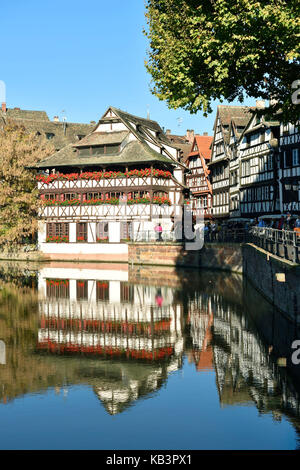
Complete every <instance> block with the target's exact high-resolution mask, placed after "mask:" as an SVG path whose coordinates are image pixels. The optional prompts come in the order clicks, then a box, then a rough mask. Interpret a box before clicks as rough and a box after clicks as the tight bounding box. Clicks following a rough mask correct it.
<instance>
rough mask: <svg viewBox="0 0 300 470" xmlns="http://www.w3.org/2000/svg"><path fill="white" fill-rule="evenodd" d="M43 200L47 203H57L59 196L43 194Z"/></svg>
mask: <svg viewBox="0 0 300 470" xmlns="http://www.w3.org/2000/svg"><path fill="white" fill-rule="evenodd" d="M45 199H47V200H48V201H59V199H60V195H59V194H54V193H49V194H45Z"/></svg>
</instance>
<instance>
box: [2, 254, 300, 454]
mask: <svg viewBox="0 0 300 470" xmlns="http://www.w3.org/2000/svg"><path fill="white" fill-rule="evenodd" d="M298 337H300V336H299V331H298V328H297V326H296V325H295V324H293V323H290V322H288V321H287V320H286V319H285V318H284V317H283V316H282V315H281V314H280V313H279V312H278V311H276V310H275V309H274V308H273V307H272V306H271V305H270V304H269V303H268V302H266V301H265V300H264V298H263V297H262V296H261V295H260V294H258V293H257V292H256V291H255V290H254V289H253V288H252V287H251V285H249V284H248V283H247V282H246V281H245V279H243V277H241V276H239V275H234V274H229V273H223V272H215V271H200V272H199V271H195V270H176V269H175V268H174V269H173V268H164V267H148V268H146V267H130V266H127V265H124V264H123V265H118V264H93V263H90V264H74V263H69V264H63V263H51V264H43V265H42V266H37V265H32V264H27V265H26V264H22V263H18V264H14V263H4V262H3V263H1V264H0V421H1V427H0V448H1V449H156V450H158V449H296V448H298V446H299V435H300V433H299V431H300V417H299V391H300V373H299V370H298V369H300V365H298V366H297V365H293V364H292V363H291V356H292V353H293V350H292V349H291V344H292V342H293V340H295V339H297V338H298Z"/></svg>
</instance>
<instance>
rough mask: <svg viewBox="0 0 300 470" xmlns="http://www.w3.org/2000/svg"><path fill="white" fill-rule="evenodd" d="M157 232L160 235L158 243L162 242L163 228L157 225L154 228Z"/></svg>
mask: <svg viewBox="0 0 300 470" xmlns="http://www.w3.org/2000/svg"><path fill="white" fill-rule="evenodd" d="M154 230H155V232H156V233H157V234H158V239H157V241H158V242H162V226H161V224H157V225H156V226H155V228H154Z"/></svg>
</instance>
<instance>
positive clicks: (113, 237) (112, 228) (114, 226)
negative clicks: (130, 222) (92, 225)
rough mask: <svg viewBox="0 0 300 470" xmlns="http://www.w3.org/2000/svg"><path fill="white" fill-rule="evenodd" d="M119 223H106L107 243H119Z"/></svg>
mask: <svg viewBox="0 0 300 470" xmlns="http://www.w3.org/2000/svg"><path fill="white" fill-rule="evenodd" d="M120 230H121V225H120V222H108V240H109V243H120Z"/></svg>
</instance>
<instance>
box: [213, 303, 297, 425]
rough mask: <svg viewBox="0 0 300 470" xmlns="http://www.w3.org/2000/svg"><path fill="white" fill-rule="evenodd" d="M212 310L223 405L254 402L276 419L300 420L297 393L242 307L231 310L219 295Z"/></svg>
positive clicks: (218, 382)
mask: <svg viewBox="0 0 300 470" xmlns="http://www.w3.org/2000/svg"><path fill="white" fill-rule="evenodd" d="M213 310H214V325H213V329H214V335H213V336H214V337H213V351H214V364H215V370H216V382H217V387H218V392H219V397H220V403H221V405H223V406H226V405H237V404H247V403H253V402H254V403H255V404H256V406H257V408H258V410H259V412H260V413H270V412H271V413H272V414H273V417H274V419H276V420H278V419H280V416H281V415H282V414H284V415H285V416H287V417H288V418H289V419H292V420H293V422H294V419H295V417H297V419H298V418H299V396H298V393H297V392H296V391H295V389H294V388H293V387H292V386H291V383H290V381H289V378H288V375H287V374H286V373H285V371H282V370H281V369H280V368H278V367H277V366H276V363H275V362H274V359H272V357H271V356H270V350H269V349H268V346H267V345H266V344H265V343H264V342H263V340H262V339H261V337H260V336H259V333H258V331H257V330H256V329H255V327H254V325H253V324H252V323H251V321H250V319H249V317H247V316H245V315H244V314H243V313H242V312H241V311H240V309H239V308H234V307H233V306H232V305H231V306H230V308H228V305H226V304H224V302H223V301H222V298H221V297H219V296H216V298H215V306H214V307H213ZM297 423H298V421H297ZM294 424H295V422H294ZM297 427H298V428H299V423H298V424H297Z"/></svg>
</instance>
